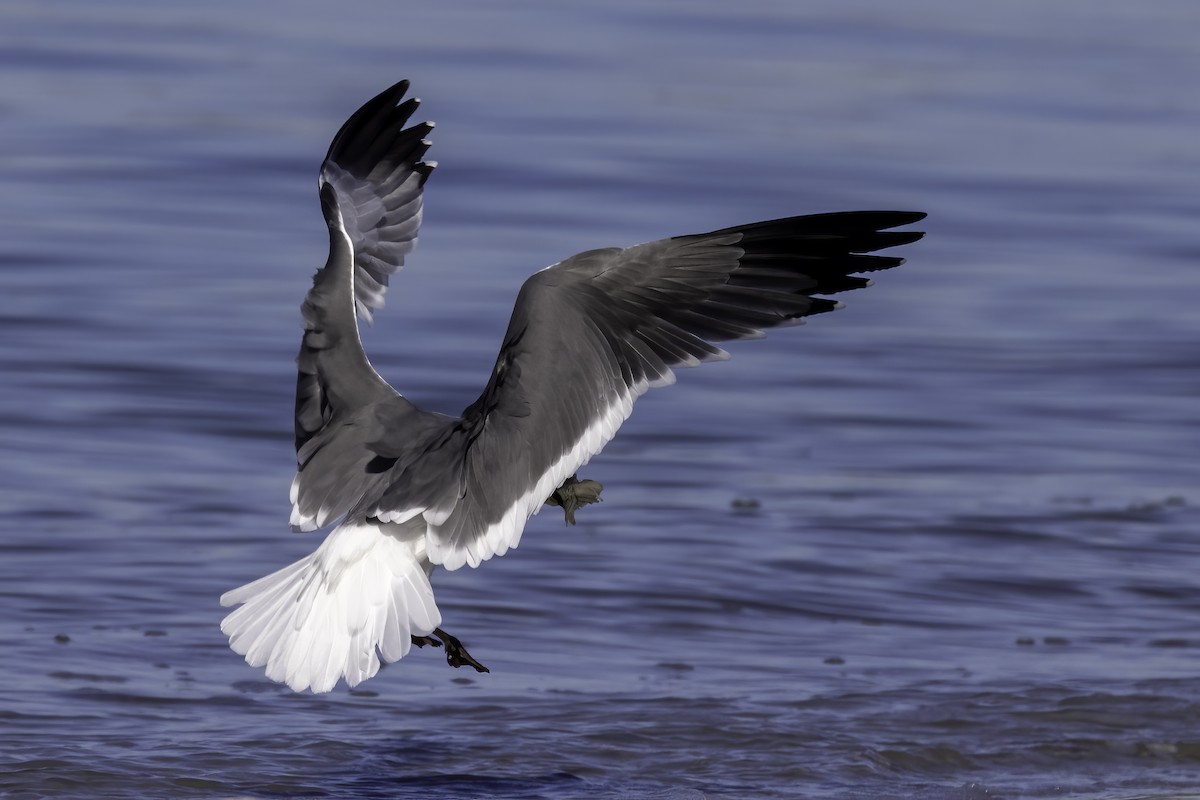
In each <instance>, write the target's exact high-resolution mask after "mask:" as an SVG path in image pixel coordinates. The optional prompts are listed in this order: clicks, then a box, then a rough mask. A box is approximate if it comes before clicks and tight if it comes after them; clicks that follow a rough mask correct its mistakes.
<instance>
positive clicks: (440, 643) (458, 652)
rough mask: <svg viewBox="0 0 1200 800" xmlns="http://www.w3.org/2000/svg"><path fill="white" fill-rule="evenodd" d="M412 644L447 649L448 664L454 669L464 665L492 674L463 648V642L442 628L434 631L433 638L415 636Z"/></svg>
mask: <svg viewBox="0 0 1200 800" xmlns="http://www.w3.org/2000/svg"><path fill="white" fill-rule="evenodd" d="M412 643H413V644H415V645H416V646H417V647H424V646H425V645H427V644H428V645H432V646H433V647H445V648H446V663H447V664H449V665H450V666H452V667H461V666H463V665H464V664H467V665H469V666H472V667H474V668H475V671H476V672H491V670H490V669H488V668H487V667H485V666H484V665H483V664H480V663H479V662H478V661H476V660H475V659H474V658H472V657H471V654H470V653H468V652H467V648H465V647H463V645H462V642H460V641H459V640H458V638H457V637H455V636H451V635H450V634H448V633H446V632H445V631H444V630H442V629H441V628H434V629H433V636H414V637H412Z"/></svg>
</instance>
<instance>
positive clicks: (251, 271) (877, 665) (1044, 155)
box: [0, 0, 1200, 800]
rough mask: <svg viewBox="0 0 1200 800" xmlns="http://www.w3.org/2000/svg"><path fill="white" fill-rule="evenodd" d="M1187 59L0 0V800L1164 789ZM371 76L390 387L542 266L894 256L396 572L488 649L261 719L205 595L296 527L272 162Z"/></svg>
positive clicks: (975, 41)
mask: <svg viewBox="0 0 1200 800" xmlns="http://www.w3.org/2000/svg"><path fill="white" fill-rule="evenodd" d="M1198 41H1200V12H1198V11H1197V10H1196V9H1195V6H1194V4H1193V3H1190V2H1174V3H1173V2H1148V3H1139V4H1112V3H1094V2H1089V1H1088V0H1061V1H1060V2H1050V3H1044V2H1042V3H1034V2H1007V3H999V4H989V5H987V6H984V5H982V4H958V3H952V2H949V1H948V0H918V1H917V2H913V3H905V4H890V3H883V2H878V0H863V2H853V3H849V4H846V3H841V2H832V0H824V1H822V0H818V2H813V3H804V4H800V3H772V2H768V1H767V0H749V2H743V3H737V4H729V3H716V2H696V3H689V4H687V5H683V4H673V3H667V2H661V1H660V2H651V3H644V2H632V1H631V0H626V1H625V2H604V3H600V2H595V3H592V2H588V3H578V4H572V5H570V6H569V7H568V6H566V5H563V4H552V3H544V2H519V3H508V4H503V5H500V4H489V3H482V2H474V3H466V4H461V3H460V4H454V5H453V7H451V6H450V5H447V6H445V7H444V8H442V7H438V6H436V5H434V4H426V5H424V6H422V7H410V8H402V7H401V6H399V5H398V4H392V3H382V2H375V3H369V2H367V3H349V4H344V5H337V6H335V5H333V4H324V3H322V4H318V3H311V2H306V3H298V4H282V3H278V4H272V3H264V2H253V0H251V1H250V2H246V1H243V2H239V3H232V2H214V3H206V4H204V5H203V6H201V5H196V6H195V7H194V8H192V7H189V8H185V7H183V6H182V5H180V4H161V3H151V2H125V1H118V2H108V3H103V4H100V3H88V2H54V3H48V2H28V1H25V0H13V1H12V2H7V3H6V4H5V5H4V6H3V8H2V9H0V42H2V43H3V46H2V47H0V71H2V74H3V81H0V118H2V120H3V124H2V125H0V186H2V187H3V190H4V191H3V197H2V199H0V205H2V207H3V211H4V213H3V215H2V217H0V297H2V300H0V330H2V335H0V371H2V372H0V375H2V379H3V391H0V441H2V442H3V444H4V446H5V457H4V459H3V462H2V463H0V497H2V498H3V504H2V506H0V514H2V519H3V538H2V539H0V580H2V583H0V596H2V597H3V601H2V606H0V609H2V610H3V614H2V615H0V793H6V794H7V796H12V797H40V796H80V797H98V796H121V797H167V796H196V797H231V796H237V797H247V796H248V797H255V798H273V797H336V798H360V797H378V798H383V797H399V798H418V797H420V798H475V797H489V798H547V799H548V800H569V799H571V798H672V799H673V800H675V799H678V798H700V797H708V798H748V797H755V798H758V797H763V798H772V797H778V798H793V797H838V798H843V797H852V798H892V797H911V798H955V799H959V798H962V799H966V800H970V798H984V797H987V798H991V797H1008V798H1012V797H1034V798H1042V797H1072V798H1075V797H1080V798H1127V799H1130V800H1131V799H1132V798H1158V799H1159V800H1164V799H1165V798H1177V797H1194V796H1197V795H1198V794H1200V678H1198V677H1197V672H1198V661H1200V658H1198V656H1200V629H1198V623H1200V577H1198V575H1200V572H1198V570H1197V565H1198V557H1200V541H1198V538H1197V527H1198V523H1200V513H1198V512H1197V507H1198V506H1200V481H1198V478H1200V470H1198V469H1197V465H1196V452H1197V445H1198V444H1200V436H1198V433H1200V426H1198V425H1197V419H1198V417H1200V414H1198V413H1197V412H1198V409H1200V405H1198V404H1197V396H1198V395H1200V352H1198V350H1197V342H1198V340H1200V315H1198V314H1197V311H1196V309H1197V305H1198V303H1197V301H1198V300H1200V271H1198V269H1197V260H1198V258H1200V245H1198V244H1197V228H1196V220H1197V219H1198V218H1200V199H1198V195H1197V193H1196V191H1195V186H1196V175H1197V172H1198V170H1200V146H1198V145H1197V137H1196V130H1197V123H1198V122H1200V99H1198V98H1200V95H1197V93H1196V92H1195V89H1194V86H1195V81H1196V78H1197V76H1198V75H1200V49H1198V48H1197V46H1196V42H1198ZM405 76H407V77H409V78H411V79H412V80H413V82H414V85H415V88H416V90H417V91H418V93H419V94H420V95H422V96H423V97H424V98H425V100H426V103H425V106H424V109H423V110H424V111H425V112H426V113H427V114H428V116H430V117H432V118H434V119H436V120H437V121H438V122H439V123H440V124H439V127H438V129H437V131H435V140H436V143H435V147H434V151H433V153H432V154H431V155H433V157H435V158H437V159H438V160H439V161H440V162H441V164H442V167H441V168H440V169H439V170H438V172H437V174H436V175H435V176H434V178H433V179H432V181H431V183H430V185H429V188H428V192H427V195H426V196H427V217H426V219H427V223H426V226H425V228H424V231H423V236H422V243H421V247H420V249H419V251H418V252H417V254H416V257H414V258H413V259H411V260H410V267H409V268H408V269H406V270H405V273H404V274H403V276H402V277H401V279H400V280H398V281H397V282H396V284H395V287H396V288H395V290H394V291H393V292H392V294H391V296H390V297H389V307H388V309H387V313H384V314H381V315H379V321H378V322H377V324H376V327H375V328H374V329H373V330H372V331H370V332H369V333H368V334H367V336H366V340H367V346H368V348H369V349H370V351H371V354H372V358H373V360H374V362H375V363H376V365H377V366H378V367H379V368H380V370H381V371H382V372H383V373H384V374H385V375H386V376H388V377H389V378H391V379H392V380H393V382H394V383H396V384H397V385H398V386H399V387H400V388H401V389H402V391H404V392H405V393H406V394H407V395H408V396H409V397H410V398H412V399H414V400H415V401H417V402H418V403H422V404H424V405H426V406H428V407H432V408H435V409H438V410H442V411H446V412H456V411H457V410H459V409H461V408H462V407H464V406H465V405H466V404H467V403H468V402H470V400H471V399H473V397H474V394H475V392H477V391H478V389H479V388H480V386H481V384H482V381H483V378H484V376H485V374H486V372H487V370H488V369H489V368H490V366H491V362H492V359H493V358H494V354H495V348H496V346H497V344H498V342H499V338H500V334H501V332H502V330H503V327H504V325H505V323H506V321H507V314H508V311H509V308H510V300H511V298H512V297H513V296H515V293H516V289H517V287H518V285H519V283H520V281H521V280H522V279H523V277H524V276H525V275H526V274H528V273H529V272H531V271H532V270H534V269H537V268H539V267H541V266H543V265H545V264H548V263H551V262H553V261H556V260H558V259H560V258H562V257H563V256H566V255H569V254H571V253H574V252H576V251H579V250H582V249H585V248H589V247H594V246H605V245H614V244H617V245H620V244H629V243H633V242H637V241H644V240H647V239H652V238H658V237H660V236H664V235H668V234H674V233H685V232H694V231H702V230H709V229H712V228H716V227H721V226H724V225H728V224H733V223H738V222H744V221H748V220H752V219H757V218H766V217H773V216H782V215H787V214H792V213H804V212H811V211H824V210H838V209H845V208H857V207H884V208H888V207H898V208H915V209H921V210H925V211H928V212H930V218H929V220H928V221H927V223H925V228H926V230H928V232H929V236H928V238H927V239H926V240H925V241H924V242H922V243H921V244H919V245H916V246H913V247H911V248H908V252H907V253H905V255H907V256H909V257H910V263H909V264H908V265H907V266H905V267H903V268H902V269H900V270H895V271H894V272H891V273H888V274H885V275H882V276H880V277H879V279H878V280H877V285H876V287H874V288H872V289H871V290H869V291H867V292H859V293H855V294H853V295H852V296H847V297H846V298H845V299H846V300H847V302H848V306H847V308H846V309H845V310H844V311H842V312H839V313H838V314H835V315H830V316H828V317H822V318H820V319H817V320H815V321H813V323H812V324H810V325H808V326H806V327H805V328H803V329H801V330H796V331H784V332H781V333H779V334H777V335H774V336H772V337H770V338H769V339H767V340H765V341H762V342H752V343H747V344H745V345H744V346H734V347H733V348H732V349H733V351H734V355H735V358H734V360H733V361H732V362H731V363H729V364H721V365H715V366H712V367H708V368H705V369H702V370H696V371H693V372H687V373H685V374H683V375H682V376H681V380H680V381H679V385H678V386H676V387H675V388H673V389H670V390H665V391H662V392H658V393H653V394H651V395H650V396H648V397H647V398H645V399H644V400H643V401H642V402H641V403H640V404H639V407H638V409H637V411H636V412H635V414H634V416H633V418H632V419H631V421H630V422H629V423H628V424H627V425H626V427H625V429H624V431H623V433H622V435H621V436H619V437H618V438H617V439H616V440H615V441H614V442H613V444H612V445H611V446H610V447H609V449H608V450H607V451H606V453H605V454H604V455H603V456H601V457H600V458H598V459H596V461H595V462H594V464H593V465H591V466H590V467H589V468H588V469H587V470H586V471H585V473H584V474H585V475H586V476H587V477H591V478H595V479H597V480H600V481H602V482H603V483H604V484H605V486H606V490H605V499H606V501H607V502H605V503H603V504H602V505H600V506H598V507H592V508H588V509H586V510H585V511H584V512H582V513H581V514H580V525H579V526H578V527H577V528H571V529H564V528H563V527H562V524H561V522H560V520H559V518H557V517H556V514H557V513H558V512H555V513H549V514H544V515H542V516H540V517H538V518H536V519H535V520H534V521H533V523H532V524H531V526H530V528H529V530H528V531H527V533H526V536H525V539H524V540H523V542H522V544H521V547H520V549H519V551H517V552H515V553H512V554H511V555H510V556H508V557H506V558H503V559H498V560H495V561H493V562H489V563H487V564H486V565H485V566H484V567H483V568H481V569H479V570H462V571H460V572H457V573H453V574H440V575H439V576H437V581H436V586H437V590H438V596H439V599H440V601H441V604H442V607H443V611H444V613H445V618H446V625H447V627H448V628H449V629H450V630H451V631H453V632H455V633H456V634H457V635H459V636H461V637H462V638H463V639H464V640H465V641H466V642H467V644H468V645H469V646H470V647H471V650H472V652H473V653H474V654H475V655H476V656H478V657H480V658H481V660H483V661H484V662H486V663H487V664H488V665H489V666H490V667H491V668H492V670H493V671H492V673H491V674H489V675H475V674H466V673H463V672H462V671H455V670H451V669H449V668H448V667H447V666H446V665H445V664H444V663H442V662H441V659H440V658H439V657H437V655H436V654H430V653H428V652H426V653H416V654H414V655H413V656H412V657H410V658H407V659H405V661H403V662H401V663H400V664H397V665H394V666H392V667H389V668H387V669H386V670H385V671H384V672H383V673H382V674H381V675H380V676H379V677H377V678H376V679H374V680H372V681H370V682H369V683H366V684H364V685H363V686H362V687H360V690H356V691H353V692H349V691H346V690H345V689H344V688H342V689H339V690H338V691H335V692H334V693H333V694H332V695H326V696H320V697H313V696H309V695H294V694H292V693H290V692H289V691H287V690H286V689H283V688H280V687H278V686H276V685H274V684H272V683H270V682H268V681H267V680H266V679H265V678H264V677H263V676H262V675H261V674H260V673H259V671H257V670H252V669H250V668H249V667H247V666H246V665H245V664H244V663H243V662H242V661H241V659H240V658H239V657H237V656H236V655H234V654H233V653H231V652H230V651H229V650H228V649H227V647H226V646H225V642H224V640H223V639H222V637H221V634H220V632H219V630H218V628H217V622H218V620H219V618H220V617H221V615H222V611H221V609H219V608H218V606H217V603H216V598H217V596H218V595H219V594H220V593H221V592H222V591H224V590H226V589H228V588H230V587H232V586H235V585H237V584H240V583H242V582H244V581H246V580H248V579H250V578H252V577H256V576H258V575H260V574H262V573H263V572H265V571H266V570H268V569H272V568H274V567H276V566H278V565H281V564H283V563H285V562H288V561H291V560H293V559H295V558H297V557H299V556H300V555H301V554H303V553H305V552H307V551H308V550H309V549H311V548H312V547H313V546H314V545H315V542H316V540H315V539H314V538H313V537H312V536H295V535H292V534H290V533H288V532H287V528H286V521H287V514H288V509H287V486H288V482H289V481H290V478H291V464H292V454H291V450H290V425H291V423H290V413H291V402H292V401H291V391H292V386H293V363H292V359H293V356H294V353H295V348H296V346H297V343H298V331H299V315H298V311H297V308H298V304H299V302H300V299H301V297H302V295H303V292H304V291H305V289H306V288H307V286H308V280H309V276H310V274H311V273H312V271H313V270H314V269H315V267H316V266H317V265H318V264H319V263H321V262H322V261H323V259H324V250H325V234H324V230H323V226H322V223H321V218H320V215H319V208H318V205H317V202H316V194H315V191H314V189H315V175H316V167H317V163H318V161H319V158H320V156H321V155H322V154H323V153H324V150H325V147H326V145H327V143H328V139H329V137H330V135H331V134H332V133H333V132H334V131H335V130H336V128H337V126H338V125H339V124H340V123H341V121H342V120H343V118H344V117H345V116H346V115H347V114H348V113H349V112H350V111H352V110H353V109H354V108H355V107H357V105H358V104H359V103H360V102H361V101H363V100H365V99H366V98H367V97H369V96H370V95H372V94H373V93H374V92H376V91H378V90H379V89H381V88H383V87H384V86H386V85H388V84H390V83H391V82H393V81H394V80H396V79H398V78H400V77H405Z"/></svg>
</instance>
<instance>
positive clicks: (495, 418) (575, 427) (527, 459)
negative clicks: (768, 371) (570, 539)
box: [370, 211, 925, 569]
mask: <svg viewBox="0 0 1200 800" xmlns="http://www.w3.org/2000/svg"><path fill="white" fill-rule="evenodd" d="M924 216H925V215H924V214H920V213H910V212H898V211H862V212H848V213H840V214H819V215H813V216H805V217H792V218H789V219H781V220H774V221H769V222H759V223H753V224H750V225H742V226H738V227H734V228H727V229H724V230H719V231H714V232H712V233H707V234H700V235H695V236H681V237H676V238H673V239H663V240H661V241H657V242H650V243H648V244H642V245H637V246H635V247H630V248H626V249H623V250H622V249H616V248H612V249H606V250H592V251H589V252H586V253H581V254H579V255H577V256H574V257H573V258H570V259H567V260H566V261H563V262H561V263H559V264H556V265H554V266H553V267H550V268H548V269H545V270H543V271H541V272H539V273H537V274H535V275H534V276H533V277H531V278H530V279H529V280H528V281H526V282H525V285H524V286H523V287H522V288H521V292H520V295H519V296H518V298H517V303H516V307H515V308H514V309H513V315H512V320H511V322H510V323H509V327H508V331H507V333H506V335H505V338H504V343H503V345H502V347H501V349H500V354H499V357H498V358H497V359H496V366H495V369H494V370H493V372H492V375H491V379H490V381H489V382H488V385H487V388H486V389H485V390H484V392H483V394H482V395H481V396H480V397H479V399H478V400H476V401H475V403H474V404H473V405H472V406H471V407H470V408H468V409H467V410H466V412H465V413H464V414H463V417H462V419H461V420H460V421H459V423H458V426H457V428H456V429H455V430H454V431H453V432H452V433H449V434H448V435H447V440H446V441H445V442H444V443H443V444H442V446H441V447H440V448H439V450H438V452H437V457H438V458H439V460H441V461H443V462H445V464H444V466H443V467H442V469H441V470H439V474H440V475H443V476H447V477H448V476H450V475H453V476H455V480H456V482H457V495H458V496H457V497H453V496H452V497H445V496H441V497H437V498H435V496H434V494H433V493H430V492H426V493H421V494H418V493H414V492H413V491H412V487H411V486H410V485H408V484H407V482H406V481H400V482H398V483H397V484H395V485H394V486H393V487H391V488H390V489H389V490H387V491H385V492H384V494H383V495H382V496H381V498H380V499H379V500H378V502H375V503H374V504H373V506H372V508H371V509H370V511H371V512H372V513H374V514H375V515H377V516H379V517H380V518H381V519H384V520H388V519H393V520H399V519H406V518H409V517H410V516H411V515H412V514H414V513H417V509H421V513H423V514H424V516H425V519H426V520H427V522H428V534H427V548H428V554H429V557H430V559H431V560H432V561H433V562H434V563H439V564H442V565H443V566H445V567H447V568H448V569H455V568H457V567H460V566H462V565H463V564H469V565H471V566H476V565H478V564H479V563H480V562H482V561H484V560H486V559H488V558H491V557H492V556H495V555H503V554H504V553H505V552H506V551H507V550H508V549H509V548H510V547H514V546H516V544H517V542H518V541H519V540H520V536H521V532H522V530H523V529H524V527H525V523H526V521H527V520H528V518H529V517H530V516H531V515H533V514H534V513H536V512H537V510H538V509H539V508H540V507H541V506H542V504H543V502H544V501H545V500H546V499H547V497H549V496H550V494H551V493H552V492H553V491H554V490H555V489H557V488H558V487H559V486H560V485H561V484H562V483H563V481H564V480H566V479H567V478H569V477H570V476H571V475H573V474H575V472H576V471H577V470H578V469H579V468H580V467H581V466H583V465H584V464H585V463H587V461H588V459H589V458H590V457H591V456H593V455H595V454H596V453H598V452H600V449H601V448H602V447H603V446H604V445H605V444H606V443H607V442H608V441H609V439H611V438H612V436H613V435H614V434H615V433H616V430H617V428H618V427H619V426H620V425H621V423H622V422H624V420H625V419H626V418H627V417H628V416H629V414H630V411H631V409H632V407H633V403H634V401H635V400H636V399H637V398H638V397H639V396H640V395H642V394H643V393H644V392H645V391H646V390H647V389H649V388H650V387H652V386H658V385H663V384H667V383H671V382H673V380H674V375H673V372H672V369H673V368H674V367H679V366H693V365H696V364H699V363H700V362H702V361H706V360H710V359H720V358H726V357H727V354H726V353H725V351H724V350H722V349H720V348H719V347H717V346H716V345H714V344H712V343H713V342H717V341H723V340H730V339H746V338H753V337H757V336H760V335H762V330H763V329H765V328H771V327H776V326H780V325H787V324H795V323H798V322H800V321H801V318H802V317H805V316H807V315H810V314H816V313H820V312H823V311H831V310H833V309H835V308H837V307H838V306H839V305H840V304H839V303H836V302H835V301H833V300H827V299H824V298H820V297H815V296H814V295H819V294H831V293H835V292H841V291H844V290H847V289H857V288H861V287H864V286H868V285H870V281H868V280H867V279H866V278H861V277H856V276H854V275H853V274H852V273H857V272H870V271H874V270H881V269H888V268H890V267H894V266H897V265H898V264H901V263H903V259H900V258H894V257H889V256H872V255H865V254H866V253H869V252H872V251H875V250H880V249H883V248H886V247H892V246H895V245H901V244H906V243H908V242H913V241H916V240H917V239H919V238H921V236H922V234H921V233H919V232H915V231H888V230H885V229H887V228H892V227H895V226H898V225H906V224H909V223H912V222H916V221H918V220H920V219H922V218H923V217H924ZM377 447H378V449H379V451H380V452H381V453H383V454H385V455H386V454H387V452H388V451H389V445H388V443H387V441H386V440H385V441H381V442H379V443H378V444H377ZM435 500H436V502H435Z"/></svg>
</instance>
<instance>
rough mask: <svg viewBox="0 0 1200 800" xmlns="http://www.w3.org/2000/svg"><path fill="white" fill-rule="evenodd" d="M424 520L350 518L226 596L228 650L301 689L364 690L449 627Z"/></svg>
mask: <svg viewBox="0 0 1200 800" xmlns="http://www.w3.org/2000/svg"><path fill="white" fill-rule="evenodd" d="M424 536H425V526H424V524H421V525H419V526H418V525H388V524H384V525H380V524H373V523H368V522H364V521H361V520H360V521H356V522H347V523H344V524H343V525H341V526H339V527H337V528H335V529H334V530H333V531H332V532H331V533H330V534H329V536H327V537H326V538H325V541H324V542H322V543H321V546H320V547H318V548H317V550H316V551H315V552H314V553H312V554H311V555H308V556H305V557H304V558H302V559H300V560H299V561H297V562H295V563H294V564H290V565H288V566H286V567H284V568H283V569H281V570H279V571H278V572H274V573H272V574H270V575H268V576H266V577H265V578H259V579H258V580H256V581H254V582H252V583H248V584H246V585H245V586H242V587H240V588H238V589H234V590H232V591H230V592H226V593H225V594H224V595H222V596H221V605H223V606H232V605H237V604H239V603H241V604H242V606H241V608H238V609H237V610H235V611H233V612H232V613H230V614H229V616H227V617H225V619H224V621H223V622H222V623H221V630H222V631H223V632H224V633H225V634H226V635H227V636H229V646H230V647H232V648H233V650H234V652H237V653H240V654H241V655H244V656H245V657H246V662H247V663H249V664H250V666H252V667H262V666H265V667H266V668H267V677H268V678H270V679H272V680H276V681H280V682H282V683H286V684H287V685H288V686H290V687H291V688H292V689H294V690H295V691H297V692H301V691H304V690H305V689H312V691H313V692H318V693H319V692H328V691H329V690H331V689H332V688H333V687H334V684H336V683H337V682H338V679H339V678H345V679H346V683H347V684H349V685H350V686H356V685H358V684H359V683H361V682H363V681H365V680H366V679H367V678H370V677H372V676H373V675H375V673H377V672H378V671H379V665H380V655H382V657H383V661H384V662H391V661H397V660H399V659H400V658H403V657H404V655H405V654H407V653H408V651H409V649H410V648H411V647H412V638H411V637H413V636H427V635H429V634H430V633H432V632H433V629H434V628H436V627H438V626H439V625H440V624H441V621H442V616H441V613H440V612H439V611H438V608H437V605H436V604H435V603H434V600H433V588H432V587H431V586H430V585H429V576H428V574H427V572H426V569H428V568H429V562H428V560H427V559H426V558H425V552H424Z"/></svg>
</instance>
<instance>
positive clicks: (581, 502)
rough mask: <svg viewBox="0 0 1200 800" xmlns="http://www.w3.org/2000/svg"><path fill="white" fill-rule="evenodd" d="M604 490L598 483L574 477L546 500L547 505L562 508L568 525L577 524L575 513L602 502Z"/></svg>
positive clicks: (564, 482)
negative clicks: (601, 493)
mask: <svg viewBox="0 0 1200 800" xmlns="http://www.w3.org/2000/svg"><path fill="white" fill-rule="evenodd" d="M603 490H604V487H603V486H601V485H600V484H599V483H598V482H596V481H589V480H583V481H581V480H579V479H578V478H577V477H575V476H574V475H572V476H571V477H569V478H567V479H566V480H565V481H563V485H562V486H560V487H558V488H557V489H555V490H554V494H552V495H550V496H549V497H547V498H546V505H551V506H562V510H563V514H564V515H565V516H566V518H567V524H568V525H574V524H575V511H576V510H578V509H580V508H583V507H584V506H586V505H591V504H592V503H599V502H600V492H602V491H603Z"/></svg>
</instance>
